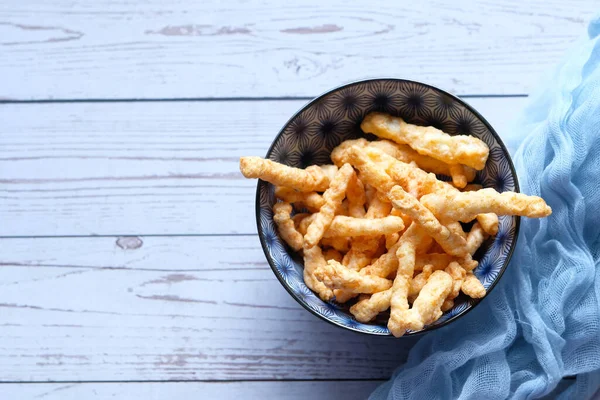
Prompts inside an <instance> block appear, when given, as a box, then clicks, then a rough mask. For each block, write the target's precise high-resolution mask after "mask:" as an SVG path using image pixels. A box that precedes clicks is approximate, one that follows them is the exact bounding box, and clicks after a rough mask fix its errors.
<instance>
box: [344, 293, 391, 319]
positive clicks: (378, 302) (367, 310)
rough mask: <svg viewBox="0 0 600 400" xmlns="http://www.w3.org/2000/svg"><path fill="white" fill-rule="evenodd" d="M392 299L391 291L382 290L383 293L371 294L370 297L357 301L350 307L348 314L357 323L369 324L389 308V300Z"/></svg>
mask: <svg viewBox="0 0 600 400" xmlns="http://www.w3.org/2000/svg"><path fill="white" fill-rule="evenodd" d="M391 297H392V289H387V290H384V291H383V292H378V293H373V294H372V295H371V297H369V298H366V299H362V300H359V301H358V302H357V303H356V304H354V305H353V306H352V307H350V312H351V313H352V315H354V318H356V320H357V321H359V322H364V323H366V322H369V321H371V320H372V319H373V318H375V317H376V316H377V314H379V313H380V312H383V311H385V310H387V309H388V308H390V299H391Z"/></svg>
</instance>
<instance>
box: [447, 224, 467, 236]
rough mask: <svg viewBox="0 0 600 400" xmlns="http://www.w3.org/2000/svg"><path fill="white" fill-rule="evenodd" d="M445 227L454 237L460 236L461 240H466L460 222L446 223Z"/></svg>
mask: <svg viewBox="0 0 600 400" xmlns="http://www.w3.org/2000/svg"><path fill="white" fill-rule="evenodd" d="M446 227H448V229H450V231H451V232H453V233H455V234H456V235H458V236H460V237H461V238H463V239H465V240H467V234H466V233H465V231H464V230H463V228H462V225H461V224H460V222H456V221H452V222H448V223H446Z"/></svg>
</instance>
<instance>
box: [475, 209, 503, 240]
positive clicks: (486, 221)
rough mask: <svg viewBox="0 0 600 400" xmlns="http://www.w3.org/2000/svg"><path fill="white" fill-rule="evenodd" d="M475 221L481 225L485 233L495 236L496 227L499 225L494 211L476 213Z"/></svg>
mask: <svg viewBox="0 0 600 400" xmlns="http://www.w3.org/2000/svg"><path fill="white" fill-rule="evenodd" d="M477 221H478V222H479V223H480V224H481V227H482V228H483V230H484V231H485V233H487V234H488V235H490V236H496V234H497V233H498V227H499V225H500V221H499V220H498V215H496V214H494V213H485V214H478V215H477Z"/></svg>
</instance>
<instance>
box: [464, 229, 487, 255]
mask: <svg viewBox="0 0 600 400" xmlns="http://www.w3.org/2000/svg"><path fill="white" fill-rule="evenodd" d="M487 237H488V234H487V233H486V232H485V231H484V230H483V228H482V226H481V224H480V223H479V222H475V223H474V224H473V226H472V227H471V230H470V231H469V234H468V236H467V248H468V249H469V253H471V255H473V254H475V252H476V251H477V249H478V248H479V247H480V246H481V245H482V244H483V242H484V241H485V239H487Z"/></svg>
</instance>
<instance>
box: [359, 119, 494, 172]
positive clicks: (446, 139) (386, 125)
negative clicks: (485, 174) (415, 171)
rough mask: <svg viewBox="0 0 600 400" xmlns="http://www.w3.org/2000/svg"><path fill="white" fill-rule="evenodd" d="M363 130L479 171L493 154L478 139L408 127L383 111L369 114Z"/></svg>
mask: <svg viewBox="0 0 600 400" xmlns="http://www.w3.org/2000/svg"><path fill="white" fill-rule="evenodd" d="M360 127H361V129H362V130H363V131H364V132H366V133H373V134H374V135H376V136H379V137H380V138H383V139H389V140H392V141H394V142H396V143H401V144H408V145H409V146H410V147H412V148H413V149H414V150H416V151H417V152H418V153H419V154H424V155H427V156H430V157H433V158H435V159H438V160H441V161H443V162H445V163H447V164H463V165H467V166H469V167H472V168H475V169H477V170H481V169H483V168H484V167H485V163H486V161H487V158H488V155H489V152H490V149H489V148H488V146H487V145H486V144H485V143H484V142H483V141H481V140H480V139H478V138H476V137H474V136H467V135H456V136H450V135H448V134H447V133H445V132H442V131H440V130H439V129H437V128H434V127H433V126H417V125H413V124H408V123H406V122H404V120H403V119H402V118H399V117H393V116H391V115H388V114H383V113H379V112H372V113H370V114H367V116H366V117H365V118H364V119H363V122H362V123H361V125H360Z"/></svg>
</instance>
